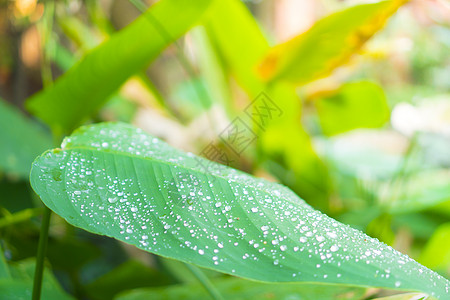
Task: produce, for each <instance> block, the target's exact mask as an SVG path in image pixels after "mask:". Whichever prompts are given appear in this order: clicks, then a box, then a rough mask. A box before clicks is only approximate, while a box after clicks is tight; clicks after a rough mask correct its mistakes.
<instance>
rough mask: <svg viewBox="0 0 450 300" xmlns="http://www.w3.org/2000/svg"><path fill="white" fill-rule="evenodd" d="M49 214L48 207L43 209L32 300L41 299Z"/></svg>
mask: <svg viewBox="0 0 450 300" xmlns="http://www.w3.org/2000/svg"><path fill="white" fill-rule="evenodd" d="M51 214H52V212H51V210H50V209H49V208H48V207H45V208H44V215H43V216H42V224H41V233H40V235H39V245H38V252H37V258H36V268H35V270H34V279H33V297H32V300H39V299H41V289H42V277H43V273H44V259H45V253H46V252H47V241H48V229H49V227H50V217H51Z"/></svg>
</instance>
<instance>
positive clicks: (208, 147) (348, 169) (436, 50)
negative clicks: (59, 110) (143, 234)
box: [0, 0, 450, 299]
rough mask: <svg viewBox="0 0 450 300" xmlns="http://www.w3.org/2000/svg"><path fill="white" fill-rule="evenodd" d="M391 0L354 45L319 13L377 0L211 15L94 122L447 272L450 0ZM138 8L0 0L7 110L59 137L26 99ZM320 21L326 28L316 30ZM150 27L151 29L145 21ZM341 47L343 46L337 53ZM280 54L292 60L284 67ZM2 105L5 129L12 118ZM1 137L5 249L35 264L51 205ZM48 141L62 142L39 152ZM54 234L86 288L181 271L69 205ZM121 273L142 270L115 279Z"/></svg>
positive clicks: (1, 80) (56, 262) (266, 4)
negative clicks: (205, 164) (389, 8)
mask: <svg viewBox="0 0 450 300" xmlns="http://www.w3.org/2000/svg"><path fill="white" fill-rule="evenodd" d="M154 2H156V1H147V3H145V5H146V6H151V5H152V4H153V3H154ZM238 2H239V1H238ZM372 2H373V1H372ZM392 2H393V3H397V4H398V6H400V8H399V9H398V11H397V12H396V13H395V14H393V16H392V17H390V18H389V20H387V22H386V24H384V21H385V20H384V19H383V18H385V17H386V18H387V17H389V15H388V13H386V14H387V15H386V16H384V15H382V14H381V16H380V17H379V22H380V24H378V23H376V22H377V20H378V19H377V20H375V21H373V22H372V23H370V24H366V25H365V27H363V28H362V29H359V31H358V32H356V34H355V33H353V35H352V36H350V38H347V39H346V40H345V41H344V42H342V40H339V36H340V35H339V34H340V33H339V32H338V31H339V30H341V29H340V28H339V26H341V25H339V26H336V24H334V23H332V22H331V23H327V22H320V21H319V20H321V19H322V18H324V17H326V16H327V15H330V14H332V13H334V12H337V11H340V10H342V9H345V8H347V7H350V6H352V5H358V4H361V3H367V1H366V2H364V1H359V0H354V1H350V0H260V1H242V3H243V4H244V5H245V7H247V8H248V10H249V11H250V12H251V15H250V14H249V15H245V14H244V15H240V14H238V13H236V12H230V13H235V14H234V15H231V16H232V18H227V16H226V15H224V16H223V17H222V18H223V20H220V18H219V17H216V16H214V14H213V12H211V13H210V15H208V16H207V18H209V20H208V21H206V23H207V25H205V26H203V25H200V26H196V27H194V28H193V29H191V30H190V31H189V32H188V33H187V34H186V35H185V36H183V37H182V38H181V39H179V40H178V41H177V43H176V45H174V44H172V45H170V46H169V47H168V48H167V49H166V50H165V51H164V52H162V53H161V54H160V55H159V56H158V57H157V58H156V59H155V60H154V61H153V62H152V63H151V64H150V66H142V69H141V71H140V72H139V73H137V74H135V75H133V76H132V77H130V78H128V79H127V80H126V81H125V83H124V84H123V85H121V86H120V88H118V89H117V92H116V93H114V94H113V95H112V96H110V97H108V99H107V101H105V102H104V104H102V106H101V107H99V108H98V109H97V110H96V111H95V113H94V114H91V115H90V116H89V117H88V118H85V119H84V121H83V123H91V122H100V121H122V122H129V123H132V124H134V125H136V126H138V127H141V128H143V129H145V130H146V131H148V132H149V133H151V134H152V135H155V136H157V137H160V138H162V139H163V140H165V141H167V142H168V143H169V144H171V145H173V146H175V147H177V148H179V149H183V150H185V151H190V152H193V153H195V154H197V155H202V156H205V157H207V158H209V159H211V160H216V161H218V162H220V163H224V164H227V165H230V166H232V167H234V168H238V169H241V170H243V171H246V172H249V173H252V174H254V175H255V176H258V177H265V178H267V179H269V180H273V181H278V182H281V183H283V184H285V185H287V186H289V187H290V188H291V189H293V190H294V191H295V192H296V193H297V194H299V195H300V196H301V197H302V198H303V199H305V201H306V202H308V203H309V204H310V205H312V206H313V207H315V208H317V209H320V210H321V211H323V212H324V213H326V214H328V215H330V216H331V217H333V218H335V219H337V220H339V221H341V222H343V223H346V224H349V225H351V226H352V227H354V228H357V229H360V230H362V231H364V232H366V233H367V234H368V235H370V236H373V237H376V238H378V239H379V240H381V241H383V242H385V243H387V244H388V245H391V246H393V247H394V248H396V249H397V250H400V251H401V252H403V253H406V254H408V255H409V256H411V257H412V258H414V259H416V260H417V261H419V262H420V263H422V264H424V265H425V266H427V267H429V268H431V269H433V270H435V271H437V272H439V273H440V274H442V275H444V276H445V277H447V278H448V277H449V276H450V243H449V242H448V241H449V240H450V55H449V53H450V4H449V2H447V1H446V0H412V1H409V2H408V3H406V4H403V3H400V2H404V1H392ZM138 3H139V2H138ZM135 4H136V3H135ZM402 4H403V5H402ZM193 5H195V2H194V1H193ZM393 5H394V4H393ZM233 9H234V8H233ZM229 10H230V11H231V10H232V7H231V6H230V8H229ZM394 11H395V10H394ZM391 13H392V12H391ZM391 13H390V14H391ZM140 14H141V12H140V11H139V9H138V8H136V5H134V4H132V3H131V2H129V1H126V0H84V1H79V0H65V1H58V2H54V1H36V0H15V1H7V0H0V98H1V99H0V100H2V101H1V102H2V103H1V107H0V108H2V109H4V110H5V111H7V112H8V114H18V115H21V117H22V118H23V119H24V120H26V121H24V122H32V124H33V125H32V126H34V127H35V128H36V130H37V131H39V134H42V135H47V136H49V135H50V130H49V129H48V128H47V127H46V126H45V125H43V123H40V121H38V120H37V119H36V118H34V117H32V116H31V115H30V114H29V112H28V111H27V110H26V109H25V101H26V100H27V99H28V98H29V97H31V96H32V95H34V94H35V93H38V92H39V91H41V90H42V89H43V87H44V86H46V87H48V86H51V85H52V82H53V81H55V80H57V78H59V77H60V76H62V75H63V74H64V73H65V72H66V71H67V70H69V69H70V68H71V67H72V66H74V65H76V64H77V62H78V61H80V60H81V59H83V57H84V56H85V55H87V54H89V53H90V52H91V51H92V50H93V49H95V47H97V46H98V45H100V44H101V43H102V42H103V41H106V40H108V39H109V38H110V36H112V35H114V33H115V32H117V31H119V30H121V29H122V28H124V27H126V26H127V25H128V24H130V23H131V22H132V21H133V20H134V19H136V18H137V17H139V15H140ZM343 20H345V19H343ZM343 20H342V21H340V22H341V23H342V30H343V31H345V30H346V28H347V25H346V24H344V21H343ZM170 21H171V20H167V22H170ZM220 21H224V22H225V23H223V22H222V23H220ZM318 21H319V23H318ZM246 22H247V23H246ZM244 23H245V24H244ZM341 23H337V24H341ZM208 24H209V25H208ZM221 24H226V26H225V27H223V28H221V27H220V26H221ZM330 24H331V25H333V24H334V25H333V26H331V25H330ZM163 25H164V24H163ZM254 25H256V27H255V28H253V27H252V26H254ZM327 26H328V27H327ZM311 28H312V29H311ZM314 28H315V29H314ZM258 29H259V31H258ZM227 30H228V31H227ZM255 30H256V31H258V32H260V33H258V34H260V35H261V37H265V39H266V40H267V43H268V45H270V46H275V45H278V46H276V47H274V48H271V49H269V48H268V47H267V48H268V50H267V51H266V49H265V46H260V44H261V43H260V40H261V38H260V36H257V37H255V38H254V39H253V38H246V37H248V36H246V35H245V34H247V33H248V32H253V31H255ZM320 30H322V32H321V31H320ZM334 31H337V32H336V33H335V32H334ZM240 33H242V35H240ZM302 33H305V34H304V35H302ZM315 33H316V34H317V33H321V34H322V36H320V35H318V37H317V39H316V40H315V39H314V38H315V37H314V34H315ZM327 34H328V35H330V36H328V35H327ZM372 35H373V36H372ZM305 36H306V38H305ZM331 36H336V39H333V38H331ZM328 37H330V39H328ZM142 38H143V39H147V38H152V37H149V36H146V34H145V32H142ZM369 38H370V39H369ZM302 39H303V40H302ZM305 40H306V42H305ZM296 41H303V44H302V45H301V46H299V45H298V43H297V42H296ZM324 41H326V42H324ZM264 43H265V42H264ZM305 45H306V46H305ZM302 47H303V48H302ZM341 48H342V49H343V50H342V52H340V54H339V55H335V56H332V55H329V52H332V51H331V50H330V51H329V50H327V49H333V51H334V50H335V49H341ZM324 49H325V50H324ZM339 51H340V50H339ZM108 55H109V56H108V57H104V61H103V62H99V63H100V64H101V63H103V64H106V65H107V64H108V60H109V59H114V52H113V51H112V52H111V53H110V54H108ZM333 55H334V54H333ZM118 59H121V58H120V57H119V58H118ZM284 60H286V61H288V63H285V65H283V63H282V62H283V61H284ZM274 61H275V63H274ZM279 61H281V63H280V65H281V66H282V67H283V66H284V67H283V68H284V69H282V70H281V69H280V70H281V71H276V70H277V69H276V63H278V62H279ZM290 64H291V65H292V67H289V65H290ZM274 65H275V67H274ZM280 68H281V67H280ZM320 68H322V69H323V70H322V71H321V69H320ZM317 70H319V71H317ZM255 74H259V75H258V76H259V77H258V76H256V75H255ZM255 78H257V79H255ZM261 78H262V79H261ZM286 82H287V83H286ZM286 99H287V100H286ZM291 100H292V101H291ZM5 114H6V113H5ZM2 116H3V123H2V120H0V124H2V126H5V127H2V128H1V131H6V130H9V129H8V127H7V125H8V122H7V120H8V119H7V117H5V115H1V114H0V117H2ZM266 121H267V123H265V122H266ZM261 122H262V123H261ZM238 123H239V124H241V125H240V126H241V127H239V128H238V127H237V125H236V124H238ZM242 126H243V127H242ZM241 129H245V130H246V133H245V134H246V135H245V138H243V140H242V142H239V145H237V144H234V145H230V143H232V141H230V139H231V138H232V137H231V135H232V134H231V133H230V132H231V131H232V130H236V132H237V131H239V130H241ZM17 130H19V129H17ZM230 130H231V131H230ZM66 133H68V132H66ZM1 136H2V135H1V133H0V137H1ZM4 136H5V135H3V137H4ZM48 140H49V141H50V140H51V138H48ZM0 143H1V144H3V145H2V146H1V147H3V148H2V149H3V151H6V154H4V155H3V160H2V161H1V162H2V163H1V164H0V199H1V201H0V243H1V246H2V248H3V250H4V254H5V257H6V259H7V260H9V261H21V260H23V259H27V258H31V257H34V256H35V255H36V254H35V253H36V247H37V241H38V235H39V225H40V222H39V216H40V214H41V212H42V211H41V208H40V207H41V204H40V203H39V200H38V199H37V197H36V196H35V195H34V194H33V192H32V190H31V189H30V187H29V184H28V182H27V180H28V178H27V176H26V174H27V172H28V171H29V165H30V164H31V161H32V160H33V157H31V158H29V159H28V160H26V159H25V160H24V159H23V157H22V155H27V154H22V153H19V152H17V151H14V150H12V149H9V150H8V149H6V150H4V149H5V148H8V147H7V145H8V144H9V143H10V142H9V141H8V140H6V139H5V138H3V139H2V140H1V141H0ZM235 143H236V141H235ZM47 145H49V147H47ZM46 147H47V148H51V147H52V146H51V142H49V144H45V145H39V147H37V146H36V149H32V151H31V152H32V153H34V154H35V155H38V154H40V153H41V152H43V151H44V150H45V149H46ZM8 151H9V152H8ZM33 151H34V152H33ZM22 162H23V164H24V166H23V167H21V166H20V165H21V164H22ZM27 168H28V169H27ZM24 174H25V175H24ZM50 230H51V231H50V244H49V255H48V259H49V262H50V264H51V266H52V268H53V270H54V273H55V274H56V276H57V278H58V280H59V281H60V282H61V284H62V285H63V287H64V288H65V289H66V290H68V291H69V292H70V293H72V294H74V295H76V296H77V297H79V298H85V299H110V298H112V297H113V296H114V295H115V294H116V293H119V292H120V291H123V290H126V289H128V288H130V287H141V286H147V285H148V284H149V282H152V280H153V283H154V284H155V285H157V286H164V285H167V284H171V283H173V282H176V280H174V279H173V278H172V277H171V276H169V275H167V276H166V275H164V276H162V275H161V274H160V273H158V272H159V271H158V270H159V269H158V268H159V267H155V266H160V265H161V264H162V265H166V267H165V268H162V269H164V270H166V271H167V269H170V266H167V265H170V264H171V262H170V263H168V262H161V261H160V259H158V258H155V257H154V256H151V255H148V254H143V253H141V252H140V251H138V250H136V249H134V248H131V247H129V246H125V245H124V244H121V243H119V242H117V241H115V240H111V239H108V238H105V237H99V236H94V235H91V234H89V233H86V232H82V231H81V230H78V229H75V228H73V227H71V226H69V225H67V224H65V223H64V221H63V220H62V219H60V218H59V217H57V216H53V219H52V226H51V229H50ZM67 257H71V259H70V260H69V261H68V260H67V259H66V258H67ZM130 258H131V260H130ZM157 269H158V270H157ZM123 270H126V271H123ZM166 271H164V272H166ZM114 272H116V273H114ZM123 272H128V274H129V275H128V279H126V280H125V279H123V278H122V277H120V278H118V277H117V276H115V275H114V274H117V273H122V274H124V273H123ZM133 273H141V274H144V275H143V276H142V277H141V279H142V278H143V279H142V280H140V281H139V280H136V278H134V277H133ZM169 273H170V272H169ZM164 274H166V273H164ZM208 274H209V275H210V276H219V275H218V274H215V273H213V272H211V274H210V273H208ZM156 277H157V278H159V279H160V280H154V278H156ZM149 278H153V279H152V280H148V279H149ZM111 286H114V289H111ZM99 290H101V291H102V292H101V293H100V294H99V293H97V292H93V291H99ZM102 293H103V294H102Z"/></svg>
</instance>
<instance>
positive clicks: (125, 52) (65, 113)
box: [27, 0, 211, 133]
mask: <svg viewBox="0 0 450 300" xmlns="http://www.w3.org/2000/svg"><path fill="white" fill-rule="evenodd" d="M210 2H211V0H199V1H196V3H195V5H192V2H191V1H188V0H163V1H160V2H158V3H157V4H155V5H154V7H152V8H151V9H150V10H149V11H148V12H146V13H145V14H144V15H142V16H141V17H139V18H138V19H136V20H135V21H134V22H133V23H131V24H130V25H129V26H127V27H126V28H124V29H123V30H121V31H120V32H118V33H116V34H114V35H112V36H111V38H109V39H108V40H107V41H105V42H104V43H102V44H101V45H99V46H98V47H96V48H95V49H93V50H92V51H90V52H89V53H88V54H87V55H86V56H85V57H84V58H83V59H82V60H81V61H80V62H79V63H78V64H76V65H75V66H74V67H73V68H71V69H70V70H69V71H68V72H67V73H66V74H64V75H63V76H61V77H60V78H59V79H58V80H56V81H55V83H54V85H53V86H51V87H50V88H48V89H45V90H43V91H42V92H40V93H38V94H36V95H34V96H32V97H31V98H30V99H29V100H28V101H27V108H28V109H29V110H30V112H32V113H33V114H34V115H36V116H38V117H39V118H41V119H42V120H43V121H45V122H46V123H47V124H48V125H50V126H51V127H52V128H53V129H54V130H55V131H56V132H57V133H61V132H67V131H71V130H73V129H74V128H75V127H76V126H77V125H79V124H80V123H81V122H82V121H83V120H85V119H86V118H88V117H89V116H90V115H92V114H93V113H94V112H95V111H96V110H97V109H98V108H99V107H100V106H101V105H102V104H103V103H104V102H105V101H106V100H107V99H108V97H109V96H110V95H111V94H113V93H114V92H115V91H116V90H117V89H118V88H119V87H120V85H122V84H123V83H124V82H125V80H126V79H128V78H129V77H130V76H131V75H133V74H135V73H137V72H138V71H140V70H141V69H143V68H144V67H145V66H146V65H147V64H149V63H150V62H151V61H152V60H154V59H155V58H156V57H157V56H158V54H159V53H160V52H161V51H162V50H163V49H164V48H166V47H167V46H168V45H169V44H170V43H172V42H173V41H174V40H176V39H177V38H179V37H180V36H181V35H182V34H184V33H185V32H186V31H187V30H188V29H189V28H190V27H191V26H193V25H194V24H195V22H196V21H197V20H198V19H199V18H200V16H201V15H202V14H203V13H204V12H205V10H206V8H207V7H208V5H209V4H210ZM169 19H170V20H171V21H170V22H165V21H164V20H169ZM155 24H159V25H160V26H158V25H155ZM161 24H163V26H162V25H161ZM161 26H162V28H163V29H161Z"/></svg>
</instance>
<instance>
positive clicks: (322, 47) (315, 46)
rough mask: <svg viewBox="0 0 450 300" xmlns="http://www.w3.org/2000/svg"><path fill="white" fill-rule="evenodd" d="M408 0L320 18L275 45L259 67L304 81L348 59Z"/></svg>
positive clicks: (269, 75) (267, 74) (266, 73)
mask: <svg viewBox="0 0 450 300" xmlns="http://www.w3.org/2000/svg"><path fill="white" fill-rule="evenodd" d="M405 2H406V1H405V0H392V1H379V2H377V3H370V4H362V5H356V6H353V7H350V8H348V9H345V10H342V11H339V12H337V13H334V14H332V15H329V16H327V17H325V18H323V19H321V20H319V21H318V22H316V23H315V24H314V25H313V26H312V27H311V28H310V29H309V30H308V31H306V32H305V33H302V34H300V35H298V36H296V37H294V38H293V39H291V40H289V41H287V42H285V43H283V44H280V45H277V46H275V47H274V48H272V49H271V50H270V51H269V53H268V54H267V55H266V57H265V58H264V60H263V62H262V64H261V65H260V67H259V72H260V75H261V77H263V78H264V79H265V80H270V81H273V80H277V79H283V80H288V81H291V82H295V83H296V84H304V83H307V82H310V81H312V80H315V79H318V78H321V77H324V76H327V75H329V74H330V73H331V72H332V71H333V70H334V69H336V68H337V67H339V66H340V65H342V64H343V63H345V62H347V60H348V59H349V58H350V57H351V55H353V54H354V53H356V52H357V51H358V50H359V49H361V47H362V46H363V45H364V43H365V42H366V41H367V40H368V39H369V38H370V37H372V35H374V34H375V33H376V32H377V31H378V30H380V29H381V28H383V26H384V24H385V22H386V20H387V19H388V18H389V17H390V16H391V15H392V14H393V13H394V12H395V11H396V10H397V8H398V7H399V6H401V5H402V4H403V3H405Z"/></svg>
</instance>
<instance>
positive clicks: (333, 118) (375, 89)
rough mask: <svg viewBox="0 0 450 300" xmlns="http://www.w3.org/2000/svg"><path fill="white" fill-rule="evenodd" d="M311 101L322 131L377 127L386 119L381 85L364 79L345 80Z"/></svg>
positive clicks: (387, 112) (336, 132) (336, 131)
mask: <svg viewBox="0 0 450 300" xmlns="http://www.w3.org/2000/svg"><path fill="white" fill-rule="evenodd" d="M314 104H315V106H316V107H317V113H318V115H319V120H320V125H321V127H322V130H323V131H324V133H325V134H326V135H334V134H338V133H342V132H346V131H349V130H352V129H356V128H378V127H381V126H383V125H384V124H385V123H386V122H387V121H388V120H389V107H388V104H387V101H386V96H385V95H384V92H383V89H382V88H381V87H380V86H379V85H377V84H375V83H372V82H368V81H359V82H351V83H346V84H344V85H343V86H341V87H340V88H339V89H338V90H337V91H336V92H335V93H333V94H332V95H329V96H327V97H324V98H322V99H316V100H314Z"/></svg>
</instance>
